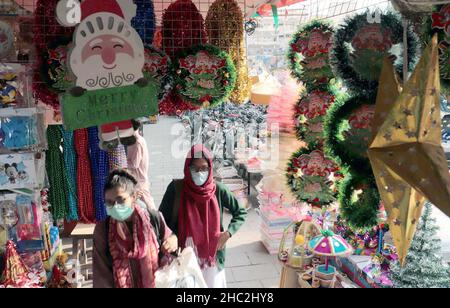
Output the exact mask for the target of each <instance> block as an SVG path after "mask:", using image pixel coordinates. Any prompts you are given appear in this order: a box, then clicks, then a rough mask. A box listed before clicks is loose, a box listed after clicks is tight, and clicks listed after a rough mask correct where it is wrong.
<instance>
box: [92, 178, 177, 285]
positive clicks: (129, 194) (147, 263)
mask: <svg viewBox="0 0 450 308" xmlns="http://www.w3.org/2000/svg"><path fill="white" fill-rule="evenodd" d="M136 185H137V181H136V179H135V178H134V177H133V176H132V175H131V174H129V173H128V172H126V171H124V170H115V171H113V172H112V173H111V174H110V175H109V177H108V179H107V181H106V185H105V202H106V210H107V213H108V218H107V219H106V221H104V222H100V223H98V224H97V225H96V227H95V231H94V249H93V270H94V278H93V281H94V288H153V287H155V272H156V271H157V270H158V268H159V267H160V266H163V265H164V263H165V262H166V261H168V260H166V259H167V258H165V256H166V255H167V254H169V253H172V252H174V251H176V250H177V249H178V242H177V238H176V236H175V235H173V234H172V231H171V230H170V229H169V228H168V227H167V225H166V223H165V221H164V218H163V217H162V215H161V213H159V212H158V211H155V210H150V209H148V208H147V206H146V205H145V204H144V203H143V202H141V201H140V200H139V199H138V198H136V193H137V191H136Z"/></svg>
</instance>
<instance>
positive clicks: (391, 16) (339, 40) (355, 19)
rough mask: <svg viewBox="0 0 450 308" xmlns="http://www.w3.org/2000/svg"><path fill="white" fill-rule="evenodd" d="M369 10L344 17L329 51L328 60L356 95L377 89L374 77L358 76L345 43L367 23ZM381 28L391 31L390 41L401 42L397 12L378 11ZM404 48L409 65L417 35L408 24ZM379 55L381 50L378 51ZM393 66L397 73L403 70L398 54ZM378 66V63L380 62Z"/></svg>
mask: <svg viewBox="0 0 450 308" xmlns="http://www.w3.org/2000/svg"><path fill="white" fill-rule="evenodd" d="M368 14H370V13H369V11H367V12H365V13H362V14H358V15H354V16H352V17H350V18H347V19H346V20H345V22H344V24H343V25H342V27H341V28H340V29H339V30H337V31H336V34H335V36H334V48H333V50H332V51H331V64H332V66H333V68H334V70H335V73H336V75H337V76H338V77H340V78H342V79H343V81H344V83H345V85H346V86H347V88H348V90H349V91H351V92H352V93H354V94H356V95H366V96H368V95H376V93H377V89H378V78H375V79H374V80H368V79H366V78H364V77H363V76H361V75H360V74H359V73H358V72H357V71H356V70H355V69H354V68H353V67H352V65H351V55H350V54H351V48H350V46H349V44H350V43H351V42H352V40H353V38H354V37H355V35H356V34H357V32H358V30H360V29H361V28H362V27H364V26H366V25H370V24H369V22H368V20H367V16H368ZM381 28H382V29H384V30H388V31H391V33H392V35H391V39H392V45H393V46H394V45H396V44H399V43H401V42H403V25H402V21H401V18H400V16H399V15H398V14H396V13H392V12H388V13H384V14H381ZM407 43H408V47H407V52H408V68H409V69H413V65H414V62H415V58H416V49H417V39H416V36H415V35H414V33H413V31H412V30H411V28H409V29H408V34H407ZM378 54H379V55H383V54H385V53H383V54H382V53H381V52H379V53H378ZM382 58H383V57H380V56H378V57H377V60H379V62H380V63H381V61H382ZM372 62H373V61H370V60H369V59H367V61H360V63H361V65H362V67H361V68H364V67H367V65H368V64H369V63H372ZM396 68H397V71H398V72H399V73H402V72H403V60H402V55H399V58H398V59H397V61H396ZM380 69H381V66H380Z"/></svg>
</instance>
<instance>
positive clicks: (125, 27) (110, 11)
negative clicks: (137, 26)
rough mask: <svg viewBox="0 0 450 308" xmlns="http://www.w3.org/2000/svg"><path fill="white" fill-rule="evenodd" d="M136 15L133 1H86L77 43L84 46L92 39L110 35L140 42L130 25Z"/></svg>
mask: <svg viewBox="0 0 450 308" xmlns="http://www.w3.org/2000/svg"><path fill="white" fill-rule="evenodd" d="M135 14H136V5H135V4H134V3H133V1H131V0H102V1H98V0H84V1H83V2H82V3H81V21H80V24H79V25H78V27H77V30H76V34H75V43H76V44H80V43H81V44H83V43H85V42H87V41H89V40H90V39H91V38H92V37H95V36H99V35H108V34H109V35H118V36H121V37H123V38H124V39H125V40H130V39H131V40H132V39H135V40H138V39H139V35H138V34H137V32H136V31H135V30H134V29H133V27H132V26H131V24H130V21H131V19H132V18H133V17H134V16H135Z"/></svg>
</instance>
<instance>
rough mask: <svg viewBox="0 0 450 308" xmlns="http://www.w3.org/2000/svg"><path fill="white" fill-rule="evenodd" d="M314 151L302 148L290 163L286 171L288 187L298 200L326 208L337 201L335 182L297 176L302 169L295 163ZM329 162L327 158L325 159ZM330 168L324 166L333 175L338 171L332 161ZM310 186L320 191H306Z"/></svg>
mask: <svg viewBox="0 0 450 308" xmlns="http://www.w3.org/2000/svg"><path fill="white" fill-rule="evenodd" d="M312 152H313V151H312V150H309V149H307V148H302V149H300V150H298V151H297V152H295V153H294V154H293V155H292V157H291V159H290V160H289V162H288V166H287V169H286V179H287V185H288V186H289V188H290V189H291V191H292V193H293V194H294V195H295V196H296V197H297V199H298V200H300V201H304V202H308V203H310V204H312V205H313V206H326V205H329V204H330V203H332V202H334V201H335V200H336V198H335V194H336V188H335V187H333V182H332V181H330V180H329V179H328V178H326V177H324V176H321V175H307V174H304V173H303V174H302V175H301V176H295V175H296V174H297V172H298V170H299V169H301V167H300V166H299V165H298V164H296V163H295V160H296V159H297V158H299V157H300V156H302V155H310V154H311V153H312ZM324 159H325V160H327V158H326V157H324ZM328 163H329V164H328V166H324V165H323V164H321V166H323V167H324V168H325V167H326V169H328V170H329V172H330V173H333V172H335V171H336V170H337V165H335V164H334V163H333V162H332V161H329V160H328ZM335 175H336V174H335ZM308 185H311V186H312V185H315V186H316V187H317V185H319V186H320V190H319V191H316V192H314V191H309V190H308V189H305V188H306V187H307V186H308Z"/></svg>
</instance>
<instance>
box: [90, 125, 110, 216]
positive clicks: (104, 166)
mask: <svg viewBox="0 0 450 308" xmlns="http://www.w3.org/2000/svg"><path fill="white" fill-rule="evenodd" d="M88 135H89V149H90V157H91V167H92V179H93V181H94V204H95V218H96V221H97V222H100V221H104V220H105V219H106V208H105V196H104V192H103V190H104V187H105V182H106V177H107V176H108V171H109V166H108V153H106V152H105V151H103V150H101V149H100V148H99V142H100V140H99V137H98V127H97V126H94V127H90V128H88Z"/></svg>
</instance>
